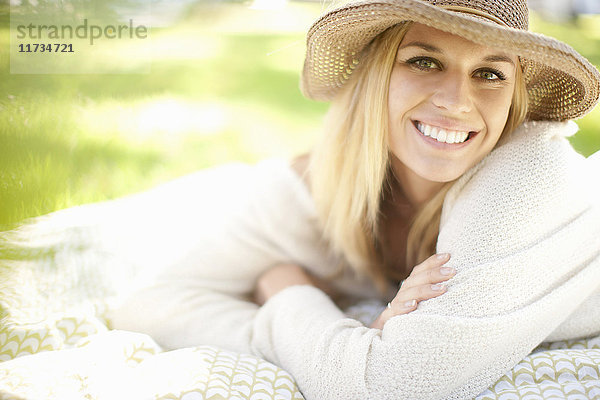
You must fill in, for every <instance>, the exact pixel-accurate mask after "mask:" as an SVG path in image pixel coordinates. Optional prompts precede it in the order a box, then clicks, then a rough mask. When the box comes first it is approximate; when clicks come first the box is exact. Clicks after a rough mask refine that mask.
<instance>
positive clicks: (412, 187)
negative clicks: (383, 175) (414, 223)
mask: <svg viewBox="0 0 600 400" xmlns="http://www.w3.org/2000/svg"><path fill="white" fill-rule="evenodd" d="M392 157H393V156H392ZM392 171H393V175H394V177H395V180H396V182H395V183H397V185H398V187H396V185H394V186H395V187H394V190H400V191H402V192H403V195H404V197H406V199H407V200H408V202H409V203H410V204H411V205H412V206H413V207H414V208H419V207H420V206H421V205H423V204H424V203H426V202H427V201H428V200H429V199H431V198H432V197H433V196H435V194H436V193H437V192H438V191H439V190H440V189H441V188H442V186H443V185H444V183H443V182H433V181H430V180H427V179H425V178H423V177H421V176H419V175H417V174H416V173H414V172H413V171H412V170H411V169H410V168H407V167H406V166H405V165H404V164H403V163H402V162H401V161H400V160H398V159H397V158H396V157H393V158H392Z"/></svg>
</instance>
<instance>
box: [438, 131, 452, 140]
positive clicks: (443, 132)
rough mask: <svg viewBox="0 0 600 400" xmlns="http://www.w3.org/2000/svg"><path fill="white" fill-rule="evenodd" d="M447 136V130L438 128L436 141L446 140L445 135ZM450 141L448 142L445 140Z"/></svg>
mask: <svg viewBox="0 0 600 400" xmlns="http://www.w3.org/2000/svg"><path fill="white" fill-rule="evenodd" d="M447 136H448V132H446V131H445V130H443V129H438V135H437V138H436V139H437V141H438V142H446V137H447ZM446 143H450V142H446Z"/></svg>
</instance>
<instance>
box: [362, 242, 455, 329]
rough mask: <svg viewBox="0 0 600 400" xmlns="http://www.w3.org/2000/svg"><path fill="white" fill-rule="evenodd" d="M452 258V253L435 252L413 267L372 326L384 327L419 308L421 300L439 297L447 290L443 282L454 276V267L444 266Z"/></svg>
mask: <svg viewBox="0 0 600 400" xmlns="http://www.w3.org/2000/svg"><path fill="white" fill-rule="evenodd" d="M448 260H450V254H447V253H443V254H434V255H432V256H431V257H429V258H428V259H427V260H425V261H423V262H422V263H421V264H419V265H417V266H416V267H414V268H413V270H412V272H411V273H410V276H409V277H408V278H406V279H405V280H404V282H403V283H402V286H401V287H400V290H398V294H396V297H394V299H393V300H392V301H390V303H389V304H388V307H387V308H386V309H385V310H383V312H382V313H381V314H380V315H379V317H377V319H376V320H375V322H373V323H372V324H371V328H376V329H382V328H383V325H384V324H385V323H386V322H387V320H388V319H390V318H392V317H394V316H396V315H401V314H408V313H409V312H411V311H414V310H415V309H416V308H417V304H419V302H420V301H423V300H428V299H432V298H434V297H438V296H440V295H442V294H444V293H445V292H446V289H447V288H446V285H444V284H443V283H442V282H444V281H447V280H448V279H450V278H452V277H453V276H454V274H455V273H456V271H455V270H454V268H450V267H443V265H444V264H445V263H447V262H448Z"/></svg>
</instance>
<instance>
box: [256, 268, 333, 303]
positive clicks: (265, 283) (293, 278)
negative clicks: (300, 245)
mask: <svg viewBox="0 0 600 400" xmlns="http://www.w3.org/2000/svg"><path fill="white" fill-rule="evenodd" d="M294 285H312V286H315V287H317V288H319V289H321V290H322V291H324V292H325V293H326V294H327V295H328V296H329V297H331V298H332V299H333V300H335V297H336V295H337V293H336V292H335V289H333V288H332V287H331V286H330V285H329V284H328V283H327V282H325V281H323V280H321V279H319V278H317V277H315V276H312V275H311V274H309V273H308V272H307V271H306V270H305V269H304V268H302V267H301V266H299V265H297V264H291V263H289V264H277V265H276V266H274V267H272V268H270V269H269V270H267V271H266V272H264V273H263V274H262V275H261V276H260V277H259V278H258V281H257V282H256V288H255V290H254V302H255V303H256V304H258V305H259V306H262V305H263V304H264V303H266V302H267V300H269V299H270V298H271V297H273V296H275V295H276V294H277V293H279V292H280V291H282V290H283V289H285V288H287V287H289V286H294Z"/></svg>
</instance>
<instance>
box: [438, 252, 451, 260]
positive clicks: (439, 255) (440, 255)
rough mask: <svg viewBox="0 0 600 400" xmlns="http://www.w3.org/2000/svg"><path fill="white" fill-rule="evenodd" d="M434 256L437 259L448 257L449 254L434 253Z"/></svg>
mask: <svg viewBox="0 0 600 400" xmlns="http://www.w3.org/2000/svg"><path fill="white" fill-rule="evenodd" d="M436 257H437V259H438V260H445V259H446V258H449V257H450V254H448V253H440V254H438V255H436Z"/></svg>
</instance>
